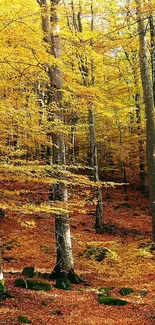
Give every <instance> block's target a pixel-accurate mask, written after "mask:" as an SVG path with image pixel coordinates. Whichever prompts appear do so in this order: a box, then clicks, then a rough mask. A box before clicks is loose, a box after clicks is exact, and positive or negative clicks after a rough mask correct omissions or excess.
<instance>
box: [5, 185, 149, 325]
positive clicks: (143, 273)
mask: <svg viewBox="0 0 155 325" xmlns="http://www.w3.org/2000/svg"><path fill="white" fill-rule="evenodd" d="M21 189H22V191H21ZM109 194H110V198H109V199H108V200H107V199H106V190H104V189H103V202H104V215H105V223H106V224H108V225H109V226H108V227H107V232H105V233H103V234H96V233H95V231H94V229H93V225H94V218H95V217H94V202H93V199H92V193H91V192H89V191H88V190H85V189H84V188H83V189H80V188H77V189H75V191H74V194H73V195H72V196H71V197H70V200H72V202H77V206H76V207H75V206H74V209H73V211H72V214H71V217H70V225H71V234H72V245H73V255H74V263H75V271H76V273H77V274H78V275H79V276H80V277H82V278H83V279H84V280H85V281H86V282H88V283H89V284H90V286H86V285H82V284H80V285H73V286H72V290H71V291H65V290H61V289H57V288H56V287H55V281H48V280H46V281H47V282H49V283H50V284H51V285H52V289H51V291H47V292H44V291H35V290H29V289H22V288H17V287H15V285H14V280H15V279H16V278H18V277H19V276H21V272H22V269H23V268H24V267H26V266H34V267H35V271H39V272H51V271H52V269H53V268H54V265H55V259H56V251H55V234H54V217H53V216H51V215H50V213H40V212H35V211H34V212H33V213H31V214H30V213H23V212H22V209H21V211H19V210H17V211H16V209H15V206H18V207H20V206H21V207H22V205H24V204H25V203H32V204H34V203H35V204H36V206H39V205H40V204H41V203H42V202H44V201H45V200H48V186H46V185H43V184H39V185H38V184H37V183H32V182H31V183H29V182H28V181H27V182H25V183H24V184H22V186H21V184H20V183H18V181H13V180H11V179H10V180H9V179H8V180H7V179H4V180H1V182H0V197H1V203H2V205H3V206H4V207H6V208H5V209H4V210H5V212H6V216H5V217H3V218H1V219H0V224H1V227H0V235H1V236H0V237H1V243H0V244H3V245H4V248H3V270H4V275H5V285H6V287H7V289H8V291H9V292H10V293H11V294H12V298H7V299H6V300H4V301H2V302H1V308H0V324H1V325H19V324H21V322H19V321H18V318H17V317H18V316H20V315H22V316H25V317H27V318H28V319H29V320H30V321H31V324H34V325H62V324H63V325H64V324H66V325H69V324H72V325H89V324H94V325H102V324H109V325H130V324H132V325H155V310H154V305H155V277H154V271H155V268H154V261H155V254H154V251H150V250H149V249H147V247H146V245H147V244H148V243H149V242H151V216H150V215H149V202H148V199H147V198H145V197H144V196H143V195H141V194H140V192H138V191H136V190H134V189H128V192H127V197H126V195H124V194H123V192H122V188H115V189H110V191H109ZM82 200H84V204H83V203H81V202H82ZM122 203H123V204H122ZM124 203H127V205H124ZM8 205H9V207H8ZM112 225H113V226H112ZM91 245H92V246H97V247H98V246H99V247H100V246H104V247H106V248H108V249H110V250H111V252H112V253H111V254H109V255H107V256H106V258H105V259H104V260H103V261H100V262H98V261H96V260H94V259H93V257H92V258H91V257H88V256H86V255H85V254H84V250H85V249H86V247H87V246H91ZM122 287H128V288H132V289H133V293H131V294H128V295H126V296H122V295H121V294H120V292H119V291H120V289H121V288H122ZM101 288H111V289H110V291H109V292H110V294H111V296H112V297H117V298H122V299H126V300H127V301H128V302H129V303H128V304H127V305H125V306H107V305H100V304H99V302H98V300H97V297H98V292H99V291H100V290H101Z"/></svg>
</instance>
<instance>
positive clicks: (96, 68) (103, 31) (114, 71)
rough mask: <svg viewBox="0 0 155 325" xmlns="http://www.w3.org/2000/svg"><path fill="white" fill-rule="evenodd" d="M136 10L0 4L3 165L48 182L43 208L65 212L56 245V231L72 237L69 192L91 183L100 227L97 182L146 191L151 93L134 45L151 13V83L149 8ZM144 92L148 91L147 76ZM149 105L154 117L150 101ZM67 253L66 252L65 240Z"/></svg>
mask: <svg viewBox="0 0 155 325" xmlns="http://www.w3.org/2000/svg"><path fill="white" fill-rule="evenodd" d="M139 6H140V4H139V2H138V1H137V2H136V1H135V2H131V1H124V2H122V3H121V4H120V3H119V2H117V1H114V0H113V1H106V3H103V1H95V2H94V3H93V1H87V2H85V1H81V2H80V3H79V2H77V1H71V3H69V2H68V1H62V2H57V1H53V2H52V1H39V0H38V1H31V3H27V2H26V1H25V0H23V1H22V2H21V1H15V0H14V1H7V3H6V2H5V1H2V11H1V20H0V35H1V40H0V49H1V53H2V54H1V59H0V68H1V74H0V86H1V87H0V88H1V90H0V110H1V121H0V130H1V132H0V153H1V168H2V170H4V169H5V170H11V171H12V173H14V175H18V177H19V175H22V176H23V175H24V176H23V177H25V178H26V177H30V178H31V177H32V179H34V178H35V180H37V179H42V181H43V182H47V183H48V184H49V189H51V193H50V198H52V197H53V198H54V201H55V202H52V203H51V202H49V201H48V202H47V204H48V208H49V206H50V209H51V210H52V208H53V206H54V209H55V210H54V211H56V209H57V212H58V211H59V212H61V213H60V214H59V218H57V219H56V227H57V228H56V229H57V230H56V234H57V236H59V235H60V236H59V238H57V243H60V241H61V242H62V241H63V236H62V233H64V232H68V236H70V234H69V233H70V230H69V225H68V212H69V210H71V208H70V209H69V207H68V201H67V196H68V194H67V191H68V190H69V191H70V193H71V189H73V187H74V186H75V185H77V184H80V186H81V184H84V186H86V187H89V186H90V185H91V186H92V187H96V198H95V200H94V201H95V204H96V208H97V212H101V213H100V215H101V219H100V221H101V223H100V225H99V227H98V226H97V227H96V228H100V227H101V228H102V225H103V220H102V211H101V210H102V208H99V205H100V207H102V202H101V201H102V200H101V191H100V187H101V183H100V182H99V179H101V180H104V181H112V182H116V181H119V182H122V183H130V184H133V185H134V186H137V187H138V186H140V187H141V189H142V191H143V192H144V191H145V190H146V189H147V178H146V177H145V176H146V175H145V173H146V171H145V170H146V158H145V155H144V154H145V141H146V140H145V114H144V106H146V103H148V101H147V96H148V95H146V97H145V98H144V101H143V97H142V90H144V86H145V85H143V89H142V86H141V78H142V79H143V78H144V76H142V71H144V70H146V68H145V67H142V63H141V74H140V65H139V63H138V44H139V34H140V35H141V34H144V31H143V32H142V33H141V31H140V29H141V30H142V29H143V28H144V27H145V26H140V22H143V21H144V23H145V22H147V21H148V17H149V22H150V25H147V29H146V30H145V36H146V40H147V42H146V44H145V53H141V55H142V57H143V56H144V55H145V57H146V56H147V57H148V58H149V60H148V64H149V63H150V65H148V67H147V70H148V72H151V69H152V76H153V77H152V78H154V75H153V73H154V34H153V33H154V32H153V31H154V21H153V16H154V10H155V9H154V5H153V4H152V2H151V1H148V2H145V3H144V5H143V6H142V10H141V9H140V10H138V14H137V12H136V8H137V7H138V8H139ZM58 7H59V8H58ZM57 9H59V26H58V24H57V21H58V15H57ZM141 11H143V13H142V14H143V16H142V18H141ZM8 13H9V15H8ZM138 15H140V16H138ZM137 17H138V18H137ZM137 24H138V26H139V31H138V32H137ZM60 39H61V45H60V43H59V41H60ZM140 41H141V42H142V39H140ZM142 47H144V46H142ZM60 48H61V55H60ZM141 52H142V50H141ZM148 72H147V77H148V76H149V73H148ZM145 80H146V78H145ZM153 80H154V79H153ZM153 83H154V81H153ZM148 86H150V87H151V88H152V85H151V84H150V81H149V80H147V83H146V87H145V88H147V87H148ZM145 90H146V89H145ZM147 90H148V89H147ZM150 91H152V90H150ZM149 99H150V101H151V102H150V105H151V106H150V111H151V118H152V119H153V114H154V113H153V109H154V107H153V103H152V95H151V97H149ZM147 113H148V112H147V111H146V114H147ZM147 121H148V119H147ZM94 125H95V129H94ZM152 125H153V124H152ZM147 130H148V132H150V130H152V134H151V137H150V133H149V136H148V138H147V139H148V140H149V141H150V142H149V143H148V142H147V146H148V148H151V150H150V149H149V150H148V154H149V156H148V162H149V163H150V162H151V161H153V160H152V157H153V155H154V148H153V146H154V145H153V139H154V130H153V126H152V127H151V129H150V127H149V126H148V127H147ZM90 140H91V141H90ZM148 140H147V141H148ZM90 149H91V150H90ZM96 149H97V150H96ZM90 152H91V155H89V158H90V160H91V162H92V163H91V164H89V163H88V160H89V159H88V153H89V154H90ZM97 154H98V157H97ZM90 156H91V157H90ZM90 160H89V162H90ZM148 169H149V173H150V174H148V175H149V183H151V184H152V185H151V187H152V186H153V187H152V189H153V188H154V181H152V175H153V169H154V167H153V165H151V166H150V165H149V164H148ZM90 171H91V172H92V171H93V173H90ZM94 171H95V173H94ZM90 174H91V176H93V177H91V180H89V177H88V176H87V175H89V176H90ZM15 177H17V176H15ZM94 182H95V183H94ZM71 183H72V185H71ZM51 184H54V185H52V186H50V185H51ZM126 190H127V187H126V184H125V186H124V192H126ZM52 193H53V194H52ZM70 195H72V194H70ZM89 199H90V198H89ZM151 200H152V201H154V199H153V196H152V199H151ZM51 201H52V200H51ZM70 203H72V202H71V201H69V204H70ZM50 204H51V205H52V206H51V205H50ZM77 204H78V203H77ZM69 206H72V205H71V204H70V205H69ZM58 209H60V210H58ZM61 215H62V216H63V218H61ZM64 216H65V219H64ZM64 220H65V221H64ZM61 222H62V226H60V224H61ZM64 223H66V225H64ZM60 228H61V229H60ZM60 237H61V238H60ZM69 241H70V239H69ZM62 245H63V244H62ZM60 246H61V245H58V246H57V252H58V255H61V254H60V252H59V248H60ZM69 247H70V248H69V250H70V252H71V243H70V244H69ZM61 248H62V247H61ZM71 255H72V254H71V253H70V257H71ZM58 259H59V260H60V259H61V258H60V257H59V258H58ZM65 260H67V257H65ZM71 260H72V257H71ZM57 262H58V261H57ZM58 264H59V262H58ZM62 268H63V267H62ZM71 268H72V267H71Z"/></svg>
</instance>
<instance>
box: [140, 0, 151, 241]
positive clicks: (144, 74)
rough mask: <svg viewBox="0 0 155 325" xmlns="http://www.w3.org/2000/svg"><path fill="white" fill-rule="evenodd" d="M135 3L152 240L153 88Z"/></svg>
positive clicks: (144, 29)
mask: <svg viewBox="0 0 155 325" xmlns="http://www.w3.org/2000/svg"><path fill="white" fill-rule="evenodd" d="M136 5H137V25H138V33H139V62H140V71H141V81H142V87H143V96H144V104H145V114H146V138H147V140H146V151H147V168H148V181H149V195H150V202H151V213H152V224H153V240H155V172H154V171H155V125H154V101H153V89H152V84H151V79H150V74H149V64H148V56H147V44H146V27H145V23H144V12H143V6H142V4H141V1H140V0H136Z"/></svg>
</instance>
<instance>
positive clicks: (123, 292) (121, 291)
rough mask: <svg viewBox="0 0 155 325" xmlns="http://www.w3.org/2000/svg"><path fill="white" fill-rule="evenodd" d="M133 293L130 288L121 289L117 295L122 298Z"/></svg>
mask: <svg viewBox="0 0 155 325" xmlns="http://www.w3.org/2000/svg"><path fill="white" fill-rule="evenodd" d="M132 292H133V289H132V288H125V287H123V288H121V289H120V291H119V293H120V294H121V295H122V296H126V295H129V294H130V293H132Z"/></svg>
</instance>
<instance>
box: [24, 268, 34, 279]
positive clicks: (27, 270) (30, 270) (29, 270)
mask: <svg viewBox="0 0 155 325" xmlns="http://www.w3.org/2000/svg"><path fill="white" fill-rule="evenodd" d="M22 274H23V275H25V276H27V277H28V278H33V277H34V274H35V273H34V267H33V266H27V267H24V269H23V271H22Z"/></svg>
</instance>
